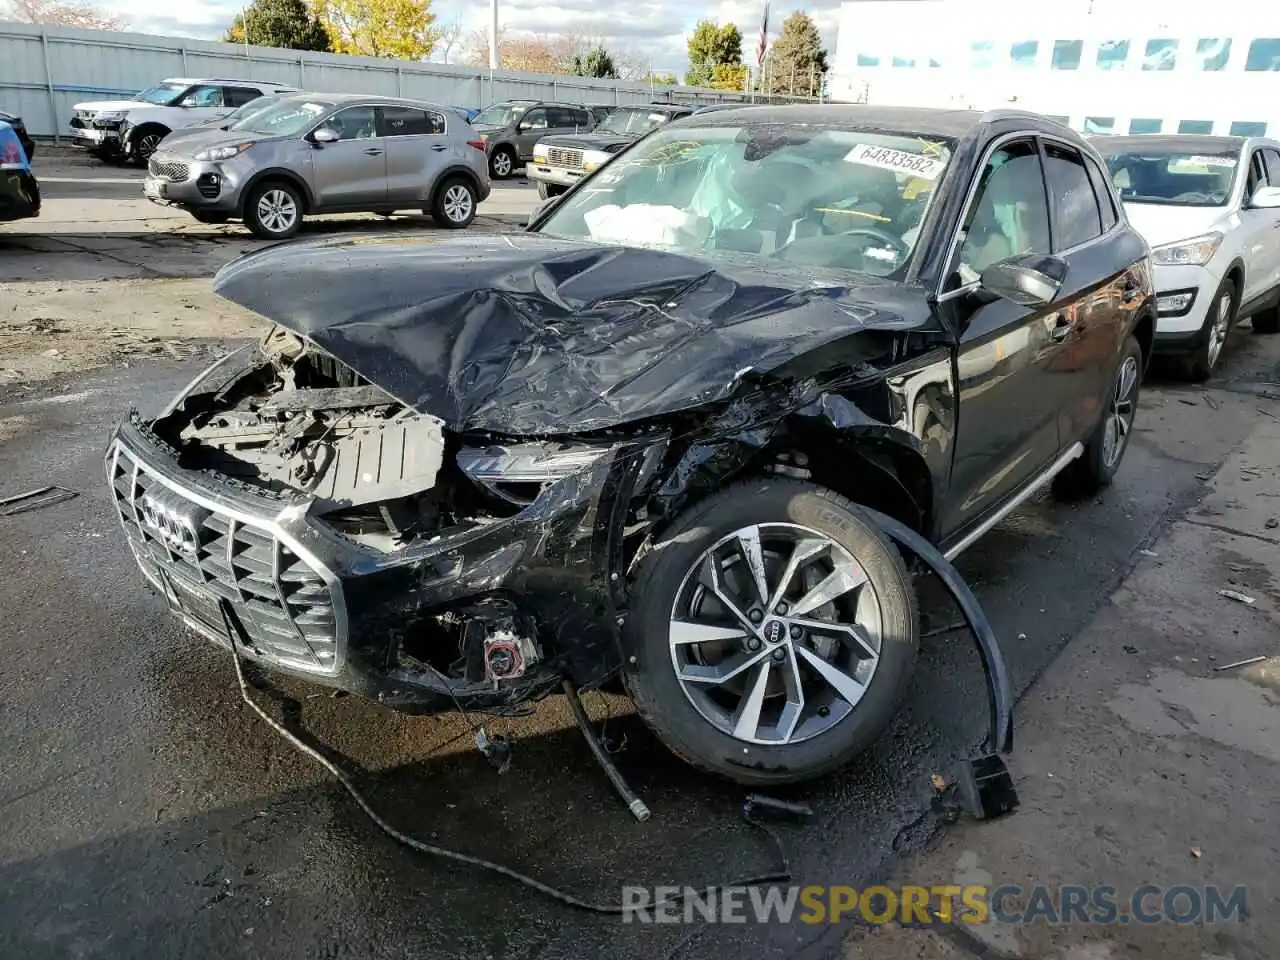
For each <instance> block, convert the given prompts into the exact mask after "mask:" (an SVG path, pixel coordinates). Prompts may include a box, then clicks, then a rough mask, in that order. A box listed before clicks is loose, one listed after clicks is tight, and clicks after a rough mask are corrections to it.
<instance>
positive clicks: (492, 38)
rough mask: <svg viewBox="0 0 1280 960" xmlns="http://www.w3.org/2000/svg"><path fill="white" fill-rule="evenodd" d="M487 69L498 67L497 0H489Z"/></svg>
mask: <svg viewBox="0 0 1280 960" xmlns="http://www.w3.org/2000/svg"><path fill="white" fill-rule="evenodd" d="M489 69H490V70H491V71H492V70H497V69H498V0H489Z"/></svg>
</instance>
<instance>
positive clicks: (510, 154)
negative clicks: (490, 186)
mask: <svg viewBox="0 0 1280 960" xmlns="http://www.w3.org/2000/svg"><path fill="white" fill-rule="evenodd" d="M518 165H519V164H518V162H517V160H516V154H515V151H514V150H512V149H511V148H510V147H498V148H497V149H495V150H494V151H493V153H492V155H490V157H489V176H490V177H491V178H493V179H494V180H506V179H507V178H508V177H510V176H511V175H512V174H513V173H515V172H516V167H517V166H518Z"/></svg>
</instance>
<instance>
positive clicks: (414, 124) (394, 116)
mask: <svg viewBox="0 0 1280 960" xmlns="http://www.w3.org/2000/svg"><path fill="white" fill-rule="evenodd" d="M378 113H379V114H380V116H381V120H382V122H381V123H380V124H379V125H378V136H380V137H421V136H423V135H424V134H427V133H429V132H430V129H429V128H428V126H427V114H426V111H425V110H414V109H413V108H411V107H379V108H378Z"/></svg>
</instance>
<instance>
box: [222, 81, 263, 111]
mask: <svg viewBox="0 0 1280 960" xmlns="http://www.w3.org/2000/svg"><path fill="white" fill-rule="evenodd" d="M261 96H262V91H261V90H259V89H258V88H257V87H223V88H222V100H223V103H224V104H225V105H226V107H227V109H228V111H231V110H235V109H236V108H237V107H243V106H244V105H245V104H246V103H253V101H255V100H257V99H258V98H260V97H261Z"/></svg>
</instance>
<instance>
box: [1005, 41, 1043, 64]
mask: <svg viewBox="0 0 1280 960" xmlns="http://www.w3.org/2000/svg"><path fill="white" fill-rule="evenodd" d="M1039 49H1040V41H1039V40H1023V41H1021V42H1020V43H1015V44H1012V45H1011V46H1010V47H1009V59H1011V60H1012V61H1013V65H1014V66H1015V67H1034V66H1035V65H1036V53H1037V51H1039Z"/></svg>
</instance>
